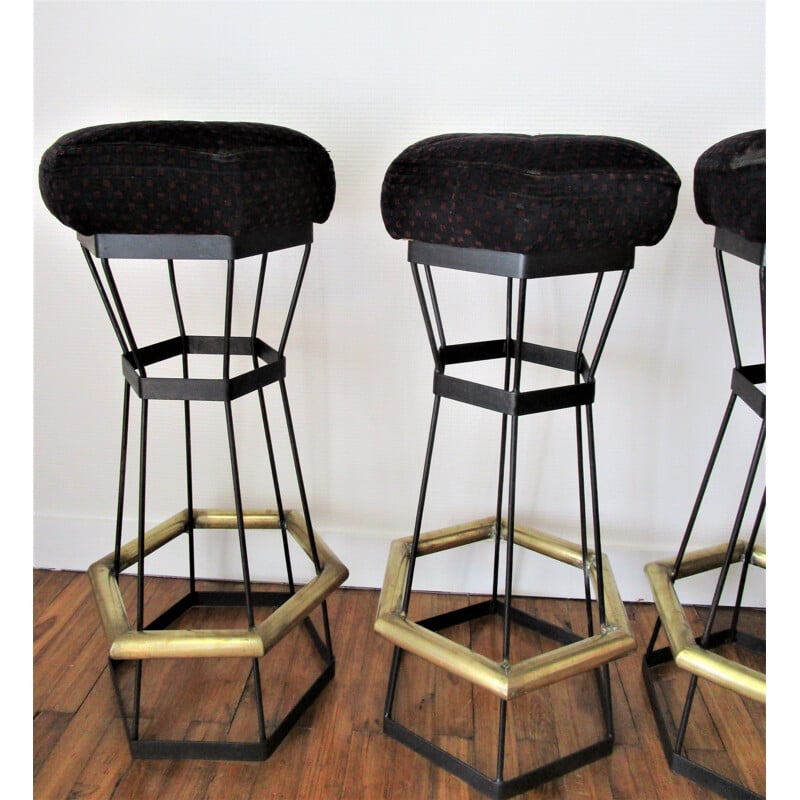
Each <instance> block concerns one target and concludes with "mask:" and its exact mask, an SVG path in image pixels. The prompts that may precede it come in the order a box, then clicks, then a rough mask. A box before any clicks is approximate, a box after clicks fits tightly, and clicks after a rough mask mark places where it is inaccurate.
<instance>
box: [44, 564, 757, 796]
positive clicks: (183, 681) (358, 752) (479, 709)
mask: <svg viewBox="0 0 800 800" xmlns="http://www.w3.org/2000/svg"><path fill="white" fill-rule="evenodd" d="M33 580H34V626H35V627H34V709H33V715H34V721H33V732H34V733H33V736H34V742H33V758H34V764H33V773H34V778H33V789H34V795H33V796H34V797H35V798H36V800H68V799H69V800H76V799H77V798H97V799H98V800H99V799H100V798H102V799H103V800H105V799H106V798H113V799H114V800H123V799H124V800H129V799H132V798H137V799H138V800H142V799H143V798H150V797H152V798H163V799H164V800H167V798H169V800H179V799H180V798H186V800H218V799H224V800H248V798H253V800H256V799H258V800H278V799H280V800H283V799H285V800H338V799H339V798H342V800H345V799H346V800H373V798H374V799H375V800H377V799H378V798H384V800H394V799H395V798H397V800H433V799H434V798H436V799H441V800H478V798H480V797H482V795H480V794H478V793H477V792H475V791H474V790H472V789H470V788H469V787H467V786H466V785H465V784H463V783H461V782H460V781H458V780H457V779H455V778H453V777H452V776H450V775H449V774H447V773H446V772H444V771H443V770H441V769H437V768H435V767H433V766H432V765H431V764H430V763H429V762H428V761H426V760H425V759H423V758H422V757H420V756H418V755H416V754H415V753H413V752H412V751H410V750H409V749H407V748H405V747H403V746H402V745H400V744H398V743H396V742H395V741H393V740H391V739H389V738H388V737H387V736H385V735H384V734H383V733H382V731H381V717H382V712H383V703H384V695H385V691H386V679H387V671H388V667H389V662H390V659H391V652H392V648H391V646H390V645H389V644H388V643H387V642H385V641H384V640H383V639H381V638H380V637H379V636H377V635H376V634H375V633H373V631H372V623H373V620H374V616H375V609H376V605H377V600H378V593H377V592H376V591H371V590H356V589H346V590H340V591H338V592H337V593H335V594H334V596H333V597H332V598H331V600H330V601H329V603H328V608H329V613H330V620H331V628H332V633H333V639H334V648H335V651H336V657H337V664H336V669H337V672H336V677H335V679H334V681H333V682H332V683H331V684H330V685H329V686H328V687H327V688H326V689H325V690H324V692H323V694H322V696H321V697H320V698H319V699H318V700H317V702H316V703H315V704H314V706H312V708H311V709H309V711H307V712H306V714H305V715H304V716H303V717H302V718H301V719H300V721H299V723H298V724H297V725H296V726H295V728H294V729H293V730H292V731H291V732H290V733H289V735H288V737H287V738H286V739H285V741H284V742H283V743H282V744H281V745H280V747H279V748H278V749H277V750H276V752H275V753H274V754H273V755H272V756H271V758H269V759H268V760H267V761H265V762H259V763H236V762H213V761H161V760H158V761H142V760H136V761H133V760H131V758H130V755H129V751H128V746H127V740H126V737H125V732H124V728H123V722H122V719H121V716H120V711H119V708H118V706H117V703H116V700H115V696H114V691H113V687H112V683H111V679H110V676H109V669H108V662H107V644H106V641H105V637H104V634H103V632H102V630H101V629H100V625H99V618H98V615H97V611H96V608H95V605H94V600H93V597H92V593H91V589H90V587H89V581H88V579H87V577H86V575H85V574H83V573H72V572H51V571H41V570H35V571H34V576H33ZM149 586H150V588H149V590H148V591H149V593H150V594H149V597H148V602H149V603H151V604H152V607H153V608H154V611H153V613H154V614H155V613H157V608H155V607H157V606H159V605H161V607H166V606H168V605H169V604H170V603H171V602H172V601H173V600H174V598H175V597H177V596H178V595H180V594H181V593H182V592H183V591H184V586H183V582H180V581H175V580H167V579H151V582H150V584H149ZM121 588H122V590H123V594H124V596H125V597H126V599H130V598H132V596H133V595H132V590H133V588H134V587H133V585H132V581H128V580H126V579H124V578H123V580H122V581H121ZM473 600H474V598H464V597H460V598H459V597H454V596H452V595H446V596H445V595H435V594H420V595H416V596H415V598H414V606H413V607H412V611H413V612H414V614H423V615H428V614H432V613H438V612H440V611H442V610H445V609H446V608H448V607H451V606H452V605H453V604H459V603H460V604H463V603H464V602H472V601H473ZM531 610H532V611H533V612H534V613H535V614H536V615H537V616H540V617H541V618H543V619H551V620H553V621H554V622H556V623H557V624H559V625H560V626H562V627H564V626H572V627H574V628H575V629H577V630H580V629H582V627H583V626H582V622H581V617H582V604H581V603H579V602H576V601H563V600H536V601H531ZM627 610H628V615H629V618H630V620H631V624H632V627H633V630H634V632H635V635H636V638H637V641H638V643H639V651H638V652H637V653H636V654H634V655H632V656H629V657H627V658H624V659H621V660H620V661H617V662H614V663H613V664H612V666H611V675H612V690H613V701H614V723H615V729H616V746H615V748H614V751H613V753H612V755H611V756H610V757H608V758H606V759H603V760H602V761H599V762H596V763H594V764H591V765H589V766H586V767H583V768H581V769H578V770H576V771H574V772H572V773H570V774H568V775H566V776H564V777H562V778H558V779H555V780H553V781H551V782H550V783H547V784H544V785H542V786H541V787H539V788H537V789H535V790H532V791H529V792H527V793H525V794H524V795H519V797H520V798H522V800H533V798H549V799H550V800H555V799H556V798H565V799H566V798H568V800H584V798H593V799H597V800H699V799H700V798H709V797H714V796H715V795H712V794H710V793H709V792H707V791H705V790H702V789H700V788H699V787H697V786H696V785H695V784H693V783H691V782H690V781H688V780H686V779H684V778H681V777H680V776H677V775H675V774H673V773H672V772H671V771H670V770H669V769H668V768H667V766H666V762H665V760H664V756H663V752H662V749H661V745H660V742H659V739H658V735H657V732H656V726H655V722H654V718H653V714H652V711H651V708H650V705H649V702H648V699H647V694H646V691H645V688H644V684H643V682H642V677H641V654H642V652H643V650H644V648H645V647H646V645H647V640H648V638H649V635H650V633H651V631H652V628H653V624H654V620H655V611H654V608H653V606H652V605H650V604H629V605H627ZM220 613H223V614H230V613H238V612H230V611H229V610H220V609H214V610H212V611H208V610H206V609H203V610H199V609H198V610H194V611H191V612H189V614H194V615H195V617H194V618H192V619H191V620H189V621H187V623H186V624H185V627H189V626H191V627H202V626H209V625H210V624H211V625H213V627H225V626H226V625H228V624H229V622H230V620H227V621H225V622H223V623H220V621H219V619H218V618H217V617H214V618H213V619H212V618H210V617H209V616H208V615H209V614H220ZM687 614H688V615H689V616H690V620H691V621H692V622H693V623H694V624H698V623H701V617H702V609H689V610H688V612H687ZM745 616H746V618H747V619H746V623H747V625H748V626H750V627H749V629H750V630H752V631H753V632H755V633H756V634H759V635H762V636H764V635H765V620H764V614H763V612H748V613H747V614H746V615H745ZM233 624H236V622H235V621H234V622H233ZM452 635H453V637H455V638H458V639H459V640H460V641H463V642H465V643H468V644H470V646H472V647H473V648H475V649H476V650H479V651H481V652H484V651H485V652H487V653H491V652H493V649H494V648H495V647H496V644H497V640H498V635H499V633H498V630H497V626H496V625H494V623H493V622H492V621H491V620H482V621H477V622H473V623H471V624H467V623H464V624H462V625H460V626H458V628H456V629H452ZM525 635H528V637H529V638H531V641H529V642H528V643H527V645H525V643H524V641H523V640H524V639H525ZM533 639H538V635H537V634H533V633H528V632H527V631H526V632H525V634H521V635H520V641H521V642H523V643H522V644H521V645H520V647H523V646H528V645H529V646H531V647H533V646H539V647H541V646H543V645H542V642H540V641H539V642H537V641H533ZM307 640H308V637H307V636H303V635H302V628H301V629H297V630H296V631H294V632H293V633H292V634H290V635H289V636H288V637H287V638H286V639H285V640H284V641H283V642H281V643H280V644H279V645H278V646H277V647H276V648H275V649H274V650H273V651H271V652H270V653H269V654H268V655H267V656H266V657H265V658H264V659H262V660H261V663H262V665H263V666H262V685H263V688H264V697H265V706H266V708H265V712H266V715H267V720H268V721H269V720H272V719H275V718H276V717H278V716H280V715H281V714H282V713H285V710H286V708H287V707H288V706H289V705H290V704H291V702H292V701H291V697H292V691H293V690H294V689H296V688H297V687H296V686H295V684H296V683H297V680H300V679H302V678H303V676H304V673H307V674H306V676H305V679H308V675H311V677H312V678H313V677H314V675H313V672H309V669H312V668H313V666H314V665H313V661H314V651H313V650H311V649H310V648H309V646H308V642H307ZM521 652H522V651H521V650H520V653H521ZM513 658H514V654H512V660H513ZM151 665H152V666H151ZM309 665H310V666H309ZM290 667H291V669H290ZM762 668H763V664H762ZM248 672H249V670H248V664H247V663H242V661H241V660H239V659H219V660H192V661H185V660H175V661H172V660H170V661H160V662H148V664H147V666H146V669H145V672H144V679H143V690H142V732H141V733H142V736H148V735H150V736H159V737H171V738H187V739H225V738H227V737H230V738H231V739H233V740H241V739H244V738H252V736H251V733H254V731H255V722H254V720H255V717H254V715H253V713H252V711H253V706H252V699H251V695H252V691H248V689H252V685H251V683H248ZM676 673H677V671H676V670H672V671H671V672H670V673H665V675H664V676H663V680H662V679H661V677H659V688H660V691H661V692H662V696H663V697H664V699H665V701H667V702H669V701H674V702H671V703H670V708H672V707H673V706H675V708H676V711H675V712H673V713H679V708H680V698H681V687H682V685H683V684H684V683H685V680H684V676H683V675H682V674H680V673H677V674H676ZM596 694H597V693H596V691H595V689H594V684H593V682H592V679H591V676H590V675H587V676H579V677H577V678H572V679H570V680H569V681H566V682H563V683H562V684H556V685H555V686H554V687H549V688H547V689H544V690H540V691H538V692H533V693H531V694H530V695H527V696H525V697H524V698H520V700H521V702H520V703H518V702H517V701H516V700H515V701H514V702H512V703H511V704H509V708H510V713H509V726H510V727H509V730H510V732H511V735H510V736H509V738H508V746H507V750H508V752H507V758H506V763H507V765H508V770H509V772H510V774H511V776H513V774H516V773H517V772H519V771H521V770H523V769H530V768H531V767H532V766H536V765H537V764H539V763H542V762H543V761H549V760H550V759H551V758H553V756H554V755H556V754H558V753H559V750H560V749H563V748H574V747H575V746H579V745H581V744H582V743H583V741H584V739H586V740H588V741H592V738H591V737H592V736H593V735H594V734H595V733H596V730H595V729H597V730H598V731H599V728H598V727H597V725H598V723H597V719H598V713H597V701H596ZM248 712H250V713H248ZM396 713H397V716H398V717H400V718H401V719H402V720H403V721H404V722H407V723H408V724H409V725H413V726H415V728H416V729H418V730H420V731H421V732H423V733H424V734H425V735H426V736H429V737H430V738H432V739H433V740H434V741H436V742H437V743H438V744H439V745H440V746H442V747H444V748H446V749H448V750H450V751H451V752H453V753H454V754H456V755H457V756H459V757H461V758H464V759H465V760H467V761H471V762H472V763H474V764H475V765H476V766H478V768H480V769H484V770H487V769H488V771H490V772H493V767H492V764H493V759H494V751H493V749H492V748H493V737H494V731H495V726H496V721H495V720H496V715H497V703H496V701H495V699H494V698H493V697H492V696H490V695H487V694H483V693H482V691H481V690H473V688H472V687H471V686H469V685H466V684H464V683H463V682H462V681H459V680H456V679H454V678H452V677H451V676H450V675H449V674H447V673H444V672H443V671H441V670H436V669H434V668H432V667H430V666H429V665H427V664H426V663H424V662H422V661H420V660H418V659H415V658H414V657H408V658H406V659H405V660H404V669H403V670H402V671H401V679H400V681H399V685H398V701H397V711H396ZM765 716H766V713H765V708H764V707H763V706H761V705H759V704H756V703H751V702H750V701H745V700H742V699H741V698H739V697H738V696H737V695H735V694H733V693H731V692H723V691H722V690H717V689H714V688H713V687H706V686H703V688H702V694H701V696H700V697H699V698H698V700H697V701H696V703H695V708H694V710H693V716H692V727H691V728H690V732H689V734H688V736H687V747H688V748H689V751H690V753H691V755H692V757H693V758H697V759H698V760H702V761H703V762H704V763H707V764H708V765H709V766H712V767H713V768H714V769H716V770H718V771H721V772H723V773H725V774H729V775H730V776H732V777H735V778H736V779H737V780H740V781H743V782H744V783H745V784H746V785H747V786H749V787H751V788H752V789H754V790H756V791H758V792H761V793H763V792H764V791H765V782H766V777H765V766H764V762H765Z"/></svg>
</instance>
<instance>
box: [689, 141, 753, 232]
mask: <svg viewBox="0 0 800 800" xmlns="http://www.w3.org/2000/svg"><path fill="white" fill-rule="evenodd" d="M694 204H695V208H696V209H697V213H698V215H699V216H700V219H701V220H703V222H705V223H706V224H708V225H714V226H716V227H718V228H723V229H725V230H729V231H733V232H734V233H738V234H739V235H740V236H743V237H744V238H745V239H748V240H750V241H752V242H766V239H767V132H766V130H759V131H749V132H748V133H739V134H736V135H735V136H730V137H729V138H727V139H723V140H722V141H721V142H717V143H716V144H715V145H712V146H711V147H709V148H708V150H706V151H705V152H704V153H703V154H702V155H701V156H700V158H698V159H697V163H696V164H695V167H694Z"/></svg>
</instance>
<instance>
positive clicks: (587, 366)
mask: <svg viewBox="0 0 800 800" xmlns="http://www.w3.org/2000/svg"><path fill="white" fill-rule="evenodd" d="M408 261H409V263H410V265H411V271H412V278H413V280H414V284H415V288H416V292H417V296H418V300H419V304H420V309H421V311H422V316H423V321H424V323H425V329H426V332H427V337H428V342H429V345H430V349H431V355H432V357H433V362H434V378H433V394H434V403H433V410H432V414H431V423H430V428H429V434H428V445H427V449H426V454H425V461H424V465H423V470H422V482H421V486H420V494H419V500H418V505H417V514H416V519H415V523H414V534H413V537H412V541H411V548H410V563H409V567H408V571H407V576H406V578H405V587H404V591H403V599H402V610H403V612H404V613H407V612H408V608H409V601H410V597H411V592H412V585H413V576H414V565H415V561H416V558H417V557H418V551H419V541H420V534H421V525H422V518H423V514H424V506H425V498H426V494H427V487H428V479H429V475H430V468H431V460H432V454H433V447H434V440H435V436H436V426H437V420H438V416H439V409H440V403H441V400H442V398H447V399H449V400H454V401H456V402H461V403H466V404H468V405H471V406H474V407H477V408H481V409H484V410H488V411H492V412H495V413H499V414H500V415H501V417H502V421H501V432H500V453H499V470H498V476H497V506H496V530H500V528H501V527H502V526H501V509H502V505H503V502H504V500H505V501H506V502H507V504H508V513H507V529H508V536H507V542H506V564H505V573H506V574H505V588H504V590H503V589H501V588H500V586H499V581H500V574H499V572H500V551H499V547H500V538H501V537H499V536H497V537H495V550H494V559H493V577H492V587H493V588H492V599H491V600H490V601H487V603H486V604H478V605H476V606H470V607H468V608H465V609H463V610H460V611H458V612H453V613H449V614H445V615H440V616H438V617H433V618H431V619H429V620H427V621H425V622H422V623H417V624H419V625H422V626H423V627H428V628H429V629H430V630H436V631H438V630H441V629H443V628H446V627H449V626H450V625H453V624H457V623H458V622H463V621H466V620H470V619H476V618H478V617H481V616H485V615H490V614H491V615H493V614H497V615H499V616H501V617H502V618H503V656H502V660H503V663H509V645H510V635H511V634H510V624H511V622H512V621H515V622H517V623H519V624H521V625H523V626H526V627H528V628H530V629H532V630H536V631H538V632H539V633H541V634H543V635H545V636H547V637H549V638H551V639H554V640H556V641H558V642H560V643H562V644H569V643H574V642H575V641H581V640H582V637H580V636H577V635H576V634H575V633H574V632H572V631H565V630H562V629H560V628H558V627H556V626H553V625H551V624H549V623H545V622H543V621H541V620H538V619H537V618H535V617H532V616H530V615H528V614H525V613H523V612H522V611H519V610H518V609H514V608H513V606H512V592H511V587H512V576H513V552H514V530H515V506H516V489H517V476H516V471H517V444H518V434H519V422H520V418H521V417H527V416H529V415H535V414H539V413H545V412H548V411H553V410H556V409H567V408H572V409H574V413H575V427H576V445H577V470H578V502H579V508H580V529H581V530H580V533H581V550H582V554H583V564H584V600H585V604H586V612H587V629H588V633H589V636H592V635H593V633H594V621H593V614H592V605H593V601H592V597H591V589H590V580H589V573H588V570H587V569H586V565H587V563H588V556H589V537H590V533H589V519H588V518H589V517H591V528H592V540H593V552H594V557H595V558H596V559H597V563H598V564H602V561H603V555H602V544H601V535H600V520H599V509H598V495H597V470H596V457H595V448H594V422H593V414H592V405H593V402H594V396H595V373H596V370H597V367H598V364H599V361H600V357H601V355H602V352H603V350H604V348H605V344H606V341H607V338H608V335H609V332H610V328H611V325H612V323H613V320H614V317H615V315H616V311H617V308H618V306H619V303H620V300H621V297H622V293H623V291H624V288H625V285H626V282H627V278H628V274H629V272H630V270H631V268H632V267H633V261H634V251H633V249H632V248H631V249H623V250H618V249H599V250H597V251H591V252H587V253H565V254H559V255H557V256H552V257H545V256H539V255H537V256H531V257H528V256H522V255H520V254H515V253H496V252H492V251H485V250H469V249H464V248H455V247H448V246H445V245H433V244H425V243H420V242H414V241H412V242H410V243H409V248H408ZM432 266H435V267H437V268H445V269H456V270H464V271H467V272H480V273H484V274H489V275H494V276H500V277H503V278H505V282H506V309H505V310H506V314H505V337H504V338H502V339H495V340H489V341H478V342H466V343H459V344H448V342H447V340H446V337H445V330H444V323H443V320H442V315H441V310H440V306H439V301H438V297H437V292H436V288H435V285H434V280H433V275H432V271H431V267H432ZM581 273H596V278H595V282H594V288H593V289H592V293H591V297H590V298H589V302H588V307H587V310H586V313H585V316H584V318H583V322H582V325H581V327H580V331H579V333H578V337H577V346H576V347H575V348H574V350H563V349H560V348H555V347H549V346H545V345H541V344H534V343H530V342H528V341H526V340H525V336H524V332H525V307H526V290H527V284H528V282H529V280H530V279H538V278H545V277H552V276H556V275H562V276H565V275H577V274H581ZM608 273H618V279H617V283H616V288H615V289H614V290H613V296H612V298H611V299H610V301H609V303H608V308H607V310H606V315H605V319H604V320H603V321H602V322H600V323H599V327H600V330H599V334H598V337H597V341H596V343H595V345H594V352H593V354H592V357H591V359H589V358H587V357H586V356H585V355H584V348H585V346H586V344H587V337H588V334H589V330H590V328H591V327H592V324H593V320H594V318H595V310H596V308H597V305H598V297H599V295H600V291H601V286H602V283H603V278H604V276H605V275H606V274H608ZM515 284H516V287H517V288H516V314H515V312H514V305H515V303H514V299H513V296H514V287H515ZM426 290H427V291H426ZM514 317H516V319H514ZM493 359H497V360H502V362H503V364H504V379H503V385H502V388H499V387H494V386H491V385H488V384H484V383H478V382H475V381H470V380H463V379H460V378H457V377H455V376H452V375H448V374H446V370H447V367H448V366H450V365H453V364H464V363H472V362H482V361H489V360H493ZM523 363H533V364H538V365H543V366H546V367H551V368H554V369H556V370H562V371H564V372H565V373H566V374H567V375H568V376H569V378H568V381H567V382H565V384H563V385H561V386H556V387H551V388H542V389H535V390H532V391H522V390H521V373H522V366H523ZM584 416H585V428H584V422H583V417H584ZM585 457H586V458H587V459H588V467H589V469H588V473H589V475H588V481H587V480H586V474H585V467H584V458H585ZM506 478H507V482H506ZM587 483H588V486H587ZM589 508H591V512H590V513H589ZM596 589H597V599H596V606H597V614H598V619H599V626H600V628H602V627H603V626H604V625H605V624H606V608H605V590H604V585H603V576H602V570H600V572H598V581H597V587H596ZM501 598H502V599H501ZM402 653H403V651H402V649H401V648H399V647H395V650H394V657H393V661H392V666H391V671H390V678H389V687H388V691H387V697H386V706H385V709H384V730H385V731H386V733H387V734H389V735H391V736H392V737H393V738H395V739H396V740H398V741H400V742H402V743H403V744H406V745H407V746H409V747H410V748H412V749H413V750H415V751H416V752H417V753H419V754H421V755H423V756H425V757H426V758H428V759H429V760H430V761H432V762H433V763H435V764H437V765H438V766H440V767H442V768H444V769H446V770H447V771H449V772H450V773H452V774H453V775H455V776H457V777H458V778H460V779H461V780H463V781H465V782H466V783H467V784H469V785H470V786H472V787H473V788H475V789H477V790H478V791H480V792H482V793H483V794H485V795H488V796H489V797H492V798H498V799H499V798H508V797H512V796H514V795H517V794H519V793H520V792H523V791H526V790H527V789H530V788H532V787H534V786H537V785H539V784H542V783H545V782H547V781H549V780H552V779H553V778H555V777H558V776H560V775H564V774H566V773H568V772H571V771H572V770H574V769H577V768H578V767H581V766H584V765H585V764H588V763H591V762H592V761H596V760H598V759H600V758H603V757H605V756H607V755H609V754H610V753H611V750H612V748H613V742H614V733H613V718H612V711H611V692H610V680H609V667H608V663H607V662H606V663H604V664H601V665H600V666H598V667H596V668H595V669H594V672H595V675H596V678H597V682H598V689H599V692H600V700H601V706H602V714H603V719H604V723H605V730H606V734H605V736H604V737H603V738H602V739H601V740H600V741H598V742H596V743H594V744H592V745H589V746H588V747H585V748H583V749H580V750H578V751H577V752H575V753H572V754H570V755H566V756H563V757H560V758H558V759H556V760H554V761H552V762H551V763H549V764H546V765H544V766H540V767H538V768H536V769H533V770H531V771H530V772H527V773H524V774H522V775H519V776H517V777H514V778H511V779H506V778H505V777H504V766H505V728H506V717H507V704H508V702H509V700H506V699H504V698H499V703H500V711H499V725H498V737H497V742H498V744H497V770H496V774H495V776H494V777H490V776H488V775H485V774H483V773H482V772H480V771H479V770H477V769H476V768H474V767H472V766H470V765H468V764H466V763H465V762H463V761H462V760H460V759H458V758H456V757H454V756H453V755H451V754H449V753H447V752H446V751H444V750H442V749H441V748H439V747H437V746H436V745H434V744H433V743H432V742H430V741H427V740H425V739H424V738H423V737H421V736H420V735H419V734H417V733H415V732H414V731H411V730H409V729H408V728H406V727H405V726H403V725H402V724H400V723H399V722H397V720H395V719H393V718H392V708H393V705H394V696H395V692H396V689H397V675H398V671H399V668H400V663H401V659H402Z"/></svg>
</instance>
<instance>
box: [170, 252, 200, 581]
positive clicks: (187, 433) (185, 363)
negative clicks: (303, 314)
mask: <svg viewBox="0 0 800 800" xmlns="http://www.w3.org/2000/svg"><path fill="white" fill-rule="evenodd" d="M167 273H168V275H169V286H170V291H171V293H172V303H173V306H174V307H175V318H176V320H177V323H178V333H179V334H180V337H181V372H182V375H183V379H184V380H187V379H188V377H189V348H188V343H187V338H186V327H185V326H184V323H183V313H182V311H181V303H180V298H179V296H178V284H177V281H176V280H175V263H174V261H173V260H172V259H171V258H170V259H167ZM183 434H184V447H185V454H186V507H187V514H188V520H187V523H186V535H187V538H188V542H189V591H190V592H192V593H194V591H195V588H196V574H195V555H194V496H193V489H192V419H191V410H190V403H189V401H188V400H184V402H183Z"/></svg>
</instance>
